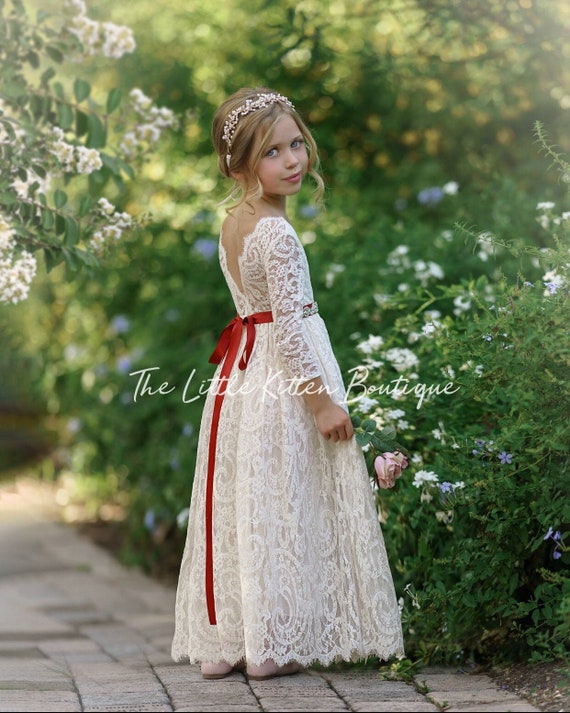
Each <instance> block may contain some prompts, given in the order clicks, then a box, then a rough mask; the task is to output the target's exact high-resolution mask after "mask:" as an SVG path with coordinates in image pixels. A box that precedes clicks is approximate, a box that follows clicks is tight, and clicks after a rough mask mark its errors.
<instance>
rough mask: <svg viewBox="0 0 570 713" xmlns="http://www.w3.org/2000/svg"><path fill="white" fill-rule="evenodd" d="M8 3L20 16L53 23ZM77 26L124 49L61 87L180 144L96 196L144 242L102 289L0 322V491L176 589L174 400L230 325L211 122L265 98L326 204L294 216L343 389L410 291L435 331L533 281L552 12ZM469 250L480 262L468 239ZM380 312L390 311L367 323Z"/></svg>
mask: <svg viewBox="0 0 570 713" xmlns="http://www.w3.org/2000/svg"><path fill="white" fill-rule="evenodd" d="M24 5H25V6H26V7H28V8H29V11H30V15H31V16H32V17H33V15H34V12H35V11H36V10H37V9H39V8H40V7H41V8H42V9H43V10H44V11H53V12H58V11H59V8H60V5H61V4H60V3H58V2H53V1H52V0H50V1H45V2H43V1H42V2H41V3H40V2H32V1H31V0H29V1H28V2H25V3H24ZM87 9H88V12H89V15H90V17H93V18H94V19H97V20H99V21H107V20H108V21H112V22H115V23H117V24H120V25H127V26H129V27H130V28H131V29H132V30H133V33H134V36H135V39H136V43H137V47H136V50H135V51H134V52H133V53H132V54H129V55H125V56H124V57H122V58H121V59H120V60H113V59H108V58H101V57H96V58H93V59H92V60H90V61H88V62H83V63H82V64H81V65H78V64H73V63H71V64H69V66H68V65H63V66H62V69H61V70H60V71H61V72H62V73H64V72H66V71H68V72H69V73H70V74H69V76H70V77H71V76H73V77H76V76H81V77H83V78H84V79H86V80H87V81H89V82H90V83H91V85H92V86H93V88H94V93H96V91H100V92H102V93H103V92H108V91H109V90H110V89H111V88H112V87H118V88H121V89H123V90H124V91H125V93H128V92H129V91H130V89H131V88H133V87H137V88H140V89H141V90H142V91H143V92H144V93H145V94H146V95H147V96H149V97H152V99H153V100H155V101H156V102H157V104H158V105H160V106H166V107H169V108H170V109H172V110H173V111H175V112H176V114H177V115H178V116H179V117H180V126H179V128H178V130H176V131H172V132H170V133H169V134H168V135H167V136H165V137H164V138H163V139H162V140H161V142H160V144H159V145H158V148H157V149H156V151H154V152H153V154H152V155H151V156H150V157H149V158H148V159H147V160H146V162H145V163H144V165H143V167H142V169H141V171H140V172H139V173H138V174H137V176H136V179H135V180H131V181H127V182H126V185H125V186H124V187H119V186H116V187H113V186H111V187H109V190H108V193H107V195H108V197H109V199H112V200H113V202H114V203H115V204H116V205H117V206H120V207H122V208H123V209H124V210H128V211H129V212H130V213H131V214H134V215H142V214H144V213H147V214H148V215H149V220H148V222H147V224H146V226H145V227H144V228H142V229H140V230H138V231H135V233H134V234H132V235H129V236H126V237H124V238H123V239H122V240H121V241H120V242H119V243H118V244H117V246H116V248H115V250H114V251H113V253H112V254H111V255H110V256H109V257H108V258H107V259H106V260H105V265H104V269H102V270H100V271H96V272H95V273H88V272H85V274H83V273H79V274H76V275H74V276H73V279H72V280H69V279H67V275H66V271H65V269H64V267H62V266H59V267H57V268H55V269H53V270H52V271H50V272H49V274H48V273H46V271H45V269H43V268H42V269H41V271H40V274H39V275H38V277H37V278H36V280H35V282H34V284H33V286H32V290H31V292H30V296H29V298H28V299H27V300H25V301H23V302H21V303H19V304H16V305H9V306H2V307H1V309H0V334H1V351H0V361H1V363H0V370H1V374H2V378H1V380H0V445H1V448H2V456H1V457H2V462H1V464H0V465H1V467H2V469H3V471H2V472H3V477H4V479H10V478H14V477H15V476H17V475H20V474H22V473H24V472H28V473H32V474H33V475H34V477H38V478H41V479H43V480H47V481H50V482H58V483H60V484H62V486H61V490H60V499H61V504H62V505H67V506H68V513H69V515H68V516H69V519H70V520H74V519H78V518H83V519H85V518H88V519H92V520H93V521H97V520H105V519H107V520H115V519H120V520H121V521H122V522H123V523H126V525H125V527H126V534H125V532H123V535H122V540H121V544H122V547H123V550H122V555H121V556H122V557H123V559H124V561H125V562H127V563H131V564H138V565H141V566H143V567H144V568H145V569H147V570H149V571H157V570H160V569H164V568H168V567H167V564H166V563H170V566H171V569H172V570H173V571H175V569H176V564H177V562H178V558H179V555H180V548H181V546H182V541H183V535H184V530H183V524H184V510H185V508H186V507H187V505H188V501H189V498H190V493H191V487H192V478H193V468H194V458H195V448H196V443H197V436H198V429H199V420H200V414H201V409H202V405H203V401H202V398H195V399H190V398H189V397H191V396H195V395H196V393H197V389H198V386H199V385H200V384H201V383H202V381H203V380H206V379H208V378H210V377H211V375H212V373H213V368H212V367H211V365H209V364H208V363H207V362H208V357H209V354H210V352H211V350H212V348H213V346H214V344H215V340H216V338H217V336H218V334H219V332H220V330H221V328H222V327H223V326H224V325H225V324H226V322H227V321H228V320H229V319H231V317H232V316H233V314H234V310H233V305H232V303H231V299H230V296H229V293H228V291H227V288H226V286H225V283H224V281H223V278H222V276H221V273H220V270H219V266H218V262H217V235H218V230H219V226H220V223H221V219H222V217H223V207H220V205H219V202H220V200H221V199H223V198H224V197H225V195H226V192H227V189H228V186H227V185H226V184H225V183H224V182H223V180H222V179H221V178H220V177H219V176H218V173H217V168H216V161H215V157H214V156H213V153H212V148H211V143H210V125H211V121H212V117H213V114H214V111H215V109H216V107H217V106H218V105H219V103H220V102H221V101H222V100H223V99H224V98H225V97H226V96H227V95H228V94H230V93H231V92H233V91H234V90H236V89H237V88H239V87H241V86H244V85H249V86H257V85H265V86H269V87H271V88H273V89H275V90H276V91H278V92H281V93H283V94H285V95H287V96H288V97H289V98H290V99H291V101H292V102H293V103H294V104H295V106H296V108H297V109H298V111H299V112H300V113H301V115H302V116H303V117H304V118H305V120H306V122H307V124H308V125H309V126H310V127H311V129H312V131H313V134H314V137H315V139H316V141H317V144H318V146H319V149H320V156H321V161H322V172H323V176H324V178H325V182H326V185H327V192H326V199H325V205H324V206H323V207H320V208H319V207H316V206H315V205H314V203H313V201H312V193H311V187H310V186H308V185H307V186H305V187H304V188H303V191H302V193H301V194H300V195H299V196H298V197H296V198H295V200H294V202H293V203H292V209H291V217H292V218H293V220H294V222H295V224H296V226H297V228H298V232H299V234H300V236H301V239H302V241H303V243H304V244H305V247H306V251H307V255H308V259H309V263H310V266H311V272H312V278H313V287H314V291H315V296H316V298H317V299H318V302H319V305H320V309H321V313H322V316H323V318H324V319H325V321H326V322H327V325H328V327H329V331H330V334H331V339H332V343H333V346H334V348H335V351H336V353H337V357H338V359H339V362H340V364H341V367H342V369H343V372H345V373H348V370H349V369H351V368H352V367H354V366H355V365H356V364H358V363H359V361H360V360H361V357H362V354H361V353H360V354H359V352H358V350H357V344H358V343H359V341H360V340H362V339H364V338H366V337H368V335H369V334H378V335H384V337H386V335H388V334H389V333H390V330H391V329H392V328H393V326H394V324H395V322H396V320H397V319H398V318H399V317H401V316H402V314H405V313H406V311H407V310H409V311H410V312H412V311H415V310H417V309H418V308H419V306H420V305H421V304H422V303H424V302H425V300H426V299H427V298H426V290H427V291H428V292H429V293H430V294H431V296H432V297H433V298H434V300H435V297H434V296H436V295H437V294H440V295H441V296H442V297H441V299H439V300H438V301H437V304H435V302H434V307H437V309H438V311H439V315H440V316H443V317H445V315H449V316H450V317H453V316H454V315H455V316H457V315H458V313H459V312H461V311H462V310H467V309H468V306H466V305H465V304H463V303H462V302H461V300H460V299H459V298H458V295H460V291H457V290H456V292H455V293H454V294H455V301H454V298H453V296H450V295H451V293H450V292H449V291H448V292H446V293H445V296H444V291H443V290H444V288H445V287H447V288H451V287H452V286H461V285H462V286H464V287H465V286H466V285H469V284H472V283H473V282H474V281H477V280H478V279H480V278H482V277H483V278H485V279H486V280H488V281H493V280H496V279H498V276H499V275H500V276H507V277H508V278H512V279H514V280H516V279H517V276H518V275H520V274H523V273H524V275H525V278H526V279H529V280H533V279H539V278H540V277H541V276H542V273H541V271H540V268H539V266H538V264H537V263H536V261H535V262H533V260H532V259H531V257H530V256H529V255H527V254H526V253H524V252H520V251H517V250H516V249H514V248H513V246H514V247H515V248H516V246H517V245H519V244H525V245H531V246H534V247H535V248H536V249H537V250H540V249H541V248H543V247H545V246H546V245H547V244H548V240H549V236H548V235H547V234H546V233H545V231H544V226H543V225H541V223H540V221H539V220H537V205H538V204H540V203H544V202H552V203H553V204H555V205H556V206H561V210H562V209H563V206H564V204H565V203H566V210H568V207H567V204H568V185H567V184H565V183H564V181H563V180H561V178H560V175H558V174H557V173H556V172H550V171H549V168H550V165H551V163H552V161H551V159H550V158H549V157H548V156H546V155H545V152H544V150H543V149H542V148H541V145H540V144H539V143H538V142H537V136H536V131H535V125H536V122H540V123H541V124H542V125H543V127H544V129H545V131H546V133H547V134H548V137H549V139H550V141H551V142H552V144H553V145H555V146H556V147H557V150H559V151H561V152H562V153H565V152H566V153H567V152H568V149H569V148H570V133H569V131H568V129H569V116H570V41H569V40H570V4H569V3H568V1H567V0H548V1H546V2H544V1H540V0H507V1H505V2H495V1H494V0H477V1H469V0H466V1H462V2H449V1H448V0H345V1H342V0H302V1H301V2H299V0H278V1H277V0H249V1H246V0H224V2H218V3H215V2H214V3H204V2H202V1H200V2H198V1H197V0H184V2H182V1H181V0H134V1H133V2H129V3H116V2H111V0H93V1H92V2H88V3H87ZM483 231H490V232H491V233H492V234H493V236H494V238H495V244H494V247H492V249H489V247H488V246H486V245H485V244H482V243H480V242H479V243H478V242H477V241H476V240H475V241H472V242H470V241H469V239H468V238H469V235H468V233H470V234H472V235H480V234H481V232H483ZM501 246H510V247H501ZM438 290H439V293H438ZM394 294H396V295H399V296H401V298H402V301H401V303H400V305H399V307H397V308H394V309H393V310H391V311H386V310H384V309H383V308H382V305H383V301H384V300H385V299H387V296H390V295H394ZM443 317H442V318H443ZM150 367H156V368H157V371H155V372H153V374H152V378H151V385H152V387H153V388H155V389H156V388H158V387H159V386H160V384H162V383H163V382H168V383H169V385H170V387H172V386H174V387H176V388H175V389H174V390H173V391H171V392H170V393H155V394H154V395H148V394H147V395H144V396H141V397H139V398H138V399H137V400H136V402H135V400H134V390H135V386H136V384H137V378H138V377H135V376H132V375H130V374H131V373H132V372H136V371H138V370H141V369H145V368H150ZM191 376H192V379H191V383H190V386H189V389H188V390H187V392H186V396H187V399H184V398H183V395H184V387H185V384H186V383H187V381H188V379H189V377H191ZM165 391H166V390H165ZM185 401H187V402H185ZM405 581H406V580H405V578H403V579H402V581H401V584H400V585H399V586H402V587H403V585H404V583H405Z"/></svg>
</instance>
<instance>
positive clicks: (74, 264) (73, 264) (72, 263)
mask: <svg viewBox="0 0 570 713" xmlns="http://www.w3.org/2000/svg"><path fill="white" fill-rule="evenodd" d="M61 252H62V254H63V259H64V260H65V265H66V267H67V268H68V269H69V270H70V271H71V272H77V270H79V268H80V267H81V265H80V262H79V260H78V259H77V255H76V254H75V250H70V249H69V248H62V249H61Z"/></svg>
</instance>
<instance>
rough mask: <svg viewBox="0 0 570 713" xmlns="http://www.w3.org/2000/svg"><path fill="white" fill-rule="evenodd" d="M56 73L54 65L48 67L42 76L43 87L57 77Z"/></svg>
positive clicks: (41, 83)
mask: <svg viewBox="0 0 570 713" xmlns="http://www.w3.org/2000/svg"><path fill="white" fill-rule="evenodd" d="M55 74H56V72H55V69H54V68H53V67H48V68H47V69H46V71H45V72H44V73H43V74H42V76H41V78H40V85H41V86H42V87H47V85H48V83H49V82H50V80H52V79H53V78H54V77H55Z"/></svg>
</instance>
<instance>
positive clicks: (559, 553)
mask: <svg viewBox="0 0 570 713" xmlns="http://www.w3.org/2000/svg"><path fill="white" fill-rule="evenodd" d="M552 557H553V558H554V559H555V560H559V559H560V558H561V557H562V552H560V550H559V549H555V550H554V552H553V553H552Z"/></svg>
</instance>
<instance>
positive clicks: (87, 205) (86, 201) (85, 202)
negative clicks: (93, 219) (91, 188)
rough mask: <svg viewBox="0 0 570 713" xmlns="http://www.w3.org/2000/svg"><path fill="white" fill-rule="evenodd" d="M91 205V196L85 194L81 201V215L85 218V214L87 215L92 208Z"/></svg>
mask: <svg viewBox="0 0 570 713" xmlns="http://www.w3.org/2000/svg"><path fill="white" fill-rule="evenodd" d="M91 205H92V200H91V197H90V196H83V198H82V199H81V201H80V203H79V212H78V213H79V217H80V218H83V216H85V215H87V213H89V211H90V210H91Z"/></svg>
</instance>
